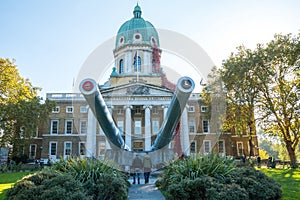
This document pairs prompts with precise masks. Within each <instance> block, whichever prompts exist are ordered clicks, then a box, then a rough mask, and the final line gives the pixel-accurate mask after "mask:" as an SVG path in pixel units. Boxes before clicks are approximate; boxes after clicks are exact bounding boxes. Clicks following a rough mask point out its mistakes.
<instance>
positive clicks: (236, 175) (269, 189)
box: [229, 167, 282, 200]
mask: <svg viewBox="0 0 300 200" xmlns="http://www.w3.org/2000/svg"><path fill="white" fill-rule="evenodd" d="M231 176H232V177H231V179H230V180H229V181H231V182H233V183H236V184H238V185H240V186H241V187H242V188H245V190H246V191H247V192H248V193H249V198H250V199H266V200H268V199H269V200H273V199H280V198H281V196H282V189H281V186H280V185H279V184H278V183H277V182H275V181H274V180H273V179H271V178H269V177H268V176H267V175H265V174H264V173H263V172H260V171H258V170H255V169H254V168H251V167H241V168H238V169H236V170H235V171H234V172H233V173H232V174H231Z"/></svg>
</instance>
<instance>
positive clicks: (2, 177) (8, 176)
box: [0, 172, 33, 200]
mask: <svg viewBox="0 0 300 200" xmlns="http://www.w3.org/2000/svg"><path fill="white" fill-rule="evenodd" d="M30 173H33V172H13V173H5V174H0V200H4V198H5V192H6V190H7V189H9V188H11V186H12V185H13V184H14V183H15V182H17V181H18V180H20V179H22V178H23V177H24V176H26V175H28V174H30Z"/></svg>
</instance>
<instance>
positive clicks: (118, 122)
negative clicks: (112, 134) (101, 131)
mask: <svg viewBox="0 0 300 200" xmlns="http://www.w3.org/2000/svg"><path fill="white" fill-rule="evenodd" d="M117 126H118V128H119V129H120V130H121V131H122V132H124V121H123V120H118V121H117Z"/></svg>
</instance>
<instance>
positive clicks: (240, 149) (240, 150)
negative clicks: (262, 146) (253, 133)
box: [236, 142, 244, 156]
mask: <svg viewBox="0 0 300 200" xmlns="http://www.w3.org/2000/svg"><path fill="white" fill-rule="evenodd" d="M236 145H237V154H238V156H242V155H244V146H243V142H237V143H236Z"/></svg>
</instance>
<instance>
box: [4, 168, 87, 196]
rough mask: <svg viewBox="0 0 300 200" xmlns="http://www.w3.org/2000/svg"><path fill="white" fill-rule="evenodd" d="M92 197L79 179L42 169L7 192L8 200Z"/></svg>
mask: <svg viewBox="0 0 300 200" xmlns="http://www.w3.org/2000/svg"><path fill="white" fill-rule="evenodd" d="M62 197H63V198H64V199H70V200H73V199H74V200H75V199H87V200H88V199H91V197H89V196H87V194H86V193H85V192H84V188H83V187H82V184H81V183H80V182H79V181H76V180H75V179H74V178H73V177H71V176H69V175H61V174H58V173H55V172H50V171H41V172H37V173H35V174H33V175H29V176H27V177H24V178H23V179H22V180H21V181H19V182H17V183H16V184H15V185H14V187H13V188H11V189H10V190H8V192H7V194H6V199H7V200H12V199H13V200H40V199H54V200H55V199H62Z"/></svg>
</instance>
